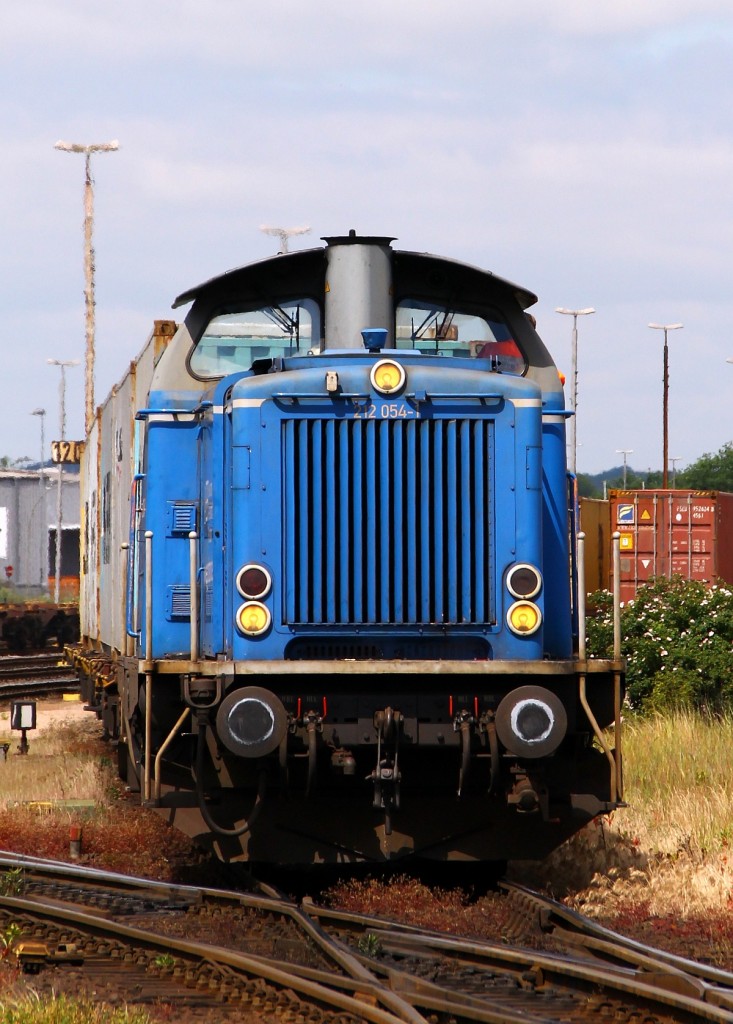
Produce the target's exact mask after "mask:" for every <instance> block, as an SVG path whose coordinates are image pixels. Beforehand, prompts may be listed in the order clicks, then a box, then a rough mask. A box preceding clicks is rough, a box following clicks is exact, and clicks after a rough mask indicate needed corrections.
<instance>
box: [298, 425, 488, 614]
mask: <svg viewBox="0 0 733 1024" xmlns="http://www.w3.org/2000/svg"><path fill="white" fill-rule="evenodd" d="M492 427H493V425H492V423H491V422H489V421H486V420H479V419H465V420H439V419H421V420H410V421H406V422H405V421H402V420H387V419H384V420H351V419H349V420H346V419H344V420H317V419H309V418H303V419H287V420H284V421H283V426H282V442H283V447H282V450H283V502H284V521H285V538H284V539H285V552H284V557H285V565H284V579H285V584H286V586H285V594H284V619H285V621H286V622H288V623H290V624H292V625H296V624H308V625H319V624H327V625H338V624H348V623H351V624H356V625H360V624H364V625H370V626H372V625H375V626H379V625H385V626H392V625H400V624H405V625H426V626H430V625H448V624H467V625H471V624H485V623H487V622H490V621H492V618H493V615H492V607H491V600H492V594H491V579H492V571H491V569H492V567H491V559H492V543H491V536H492V531H493V521H492V513H491V500H490V497H491V472H490V468H491V456H492V440H493V429H492Z"/></svg>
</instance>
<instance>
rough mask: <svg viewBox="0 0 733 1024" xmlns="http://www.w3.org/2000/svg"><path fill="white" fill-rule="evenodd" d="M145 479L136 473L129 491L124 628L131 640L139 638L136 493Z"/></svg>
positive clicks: (142, 475) (142, 474)
mask: <svg viewBox="0 0 733 1024" xmlns="http://www.w3.org/2000/svg"><path fill="white" fill-rule="evenodd" d="M144 479H145V474H144V473H136V474H135V476H134V477H133V478H132V486H131V493H130V540H129V543H128V549H127V580H126V586H125V629H126V631H127V635H128V636H129V637H132V639H133V640H139V639H140V630H139V629H135V624H136V621H137V585H136V580H137V544H136V543H135V536H136V534H137V515H138V511H139V510H138V507H137V494H138V485H139V484H140V481H141V480H144Z"/></svg>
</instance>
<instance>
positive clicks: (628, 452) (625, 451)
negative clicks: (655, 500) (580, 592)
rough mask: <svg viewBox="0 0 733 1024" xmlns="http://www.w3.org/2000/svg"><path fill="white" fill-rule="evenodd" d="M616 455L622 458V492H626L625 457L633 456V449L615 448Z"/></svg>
mask: <svg viewBox="0 0 733 1024" xmlns="http://www.w3.org/2000/svg"><path fill="white" fill-rule="evenodd" d="M616 454H617V455H623V457H624V490H626V456H627V455H633V454H634V449H633V448H617V449H616Z"/></svg>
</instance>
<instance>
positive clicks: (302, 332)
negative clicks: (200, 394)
mask: <svg viewBox="0 0 733 1024" xmlns="http://www.w3.org/2000/svg"><path fill="white" fill-rule="evenodd" d="M314 339H315V342H316V344H320V313H319V310H318V306H317V304H316V303H315V302H314V301H313V300H312V299H293V300H292V301H290V302H282V303H279V304H278V305H276V306H262V307H259V308H256V309H244V310H241V312H233V313H232V312H230V313H222V314H220V315H219V316H215V317H213V319H212V320H210V321H209V323H208V325H207V327H206V330H205V331H204V333H203V334H202V336H201V337H200V338H199V340H198V342H197V344H196V347H195V348H194V349H193V351H192V352H191V355H190V356H189V367H190V369H191V372H192V373H193V374H195V375H196V376H197V377H203V378H211V377H224V376H226V375H227V374H230V373H237V372H241V371H242V370H249V369H250V368H251V366H252V363H253V362H254V361H255V360H256V359H267V358H277V357H278V356H292V355H297V354H298V353H303V354H305V353H306V352H307V351H308V349H310V348H311V345H312V343H313V340H314Z"/></svg>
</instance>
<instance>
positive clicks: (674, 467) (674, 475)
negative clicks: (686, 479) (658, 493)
mask: <svg viewBox="0 0 733 1024" xmlns="http://www.w3.org/2000/svg"><path fill="white" fill-rule="evenodd" d="M681 459H682V456H681V455H670V457H669V461H670V462H671V463H672V487H676V486H677V463H678V462H680V461H681Z"/></svg>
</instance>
